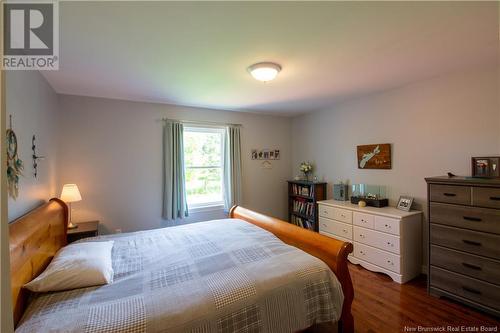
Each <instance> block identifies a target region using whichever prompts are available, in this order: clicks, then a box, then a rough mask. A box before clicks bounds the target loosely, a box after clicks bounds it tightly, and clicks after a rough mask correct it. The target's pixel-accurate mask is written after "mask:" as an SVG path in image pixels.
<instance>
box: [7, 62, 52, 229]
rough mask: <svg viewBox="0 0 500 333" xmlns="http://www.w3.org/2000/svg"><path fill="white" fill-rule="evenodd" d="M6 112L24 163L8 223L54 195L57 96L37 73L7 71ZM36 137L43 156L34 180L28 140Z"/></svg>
mask: <svg viewBox="0 0 500 333" xmlns="http://www.w3.org/2000/svg"><path fill="white" fill-rule="evenodd" d="M6 103H7V105H6V109H7V112H6V113H7V127H8V126H9V124H8V119H9V118H8V117H9V115H12V123H13V129H14V132H15V133H16V136H17V141H18V156H19V157H20V159H21V160H22V161H23V162H24V172H23V176H22V177H21V179H20V181H19V197H18V198H17V200H13V199H12V198H10V197H9V201H8V211H9V214H8V215H9V217H8V218H9V221H12V220H14V219H15V218H17V217H19V216H21V215H23V214H25V213H26V212H28V211H29V210H31V209H33V208H35V207H37V206H38V205H40V204H41V203H42V202H44V201H46V200H48V199H50V198H51V197H53V196H55V195H57V192H58V190H57V188H56V185H57V180H56V177H57V143H58V136H57V135H58V123H57V121H58V116H57V115H58V101H57V95H56V93H55V92H54V90H53V89H52V87H50V85H49V84H48V83H47V81H45V78H43V76H42V75H40V73H39V72H37V71H7V73H6ZM33 134H35V135H36V146H37V154H38V155H44V156H46V159H45V160H43V161H39V163H38V178H36V179H35V178H34V177H33V171H34V169H33V160H32V157H31V156H32V150H31V138H32V136H33Z"/></svg>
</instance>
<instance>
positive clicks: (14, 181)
mask: <svg viewBox="0 0 500 333" xmlns="http://www.w3.org/2000/svg"><path fill="white" fill-rule="evenodd" d="M9 122H10V126H9V129H8V130H7V187H8V191H9V196H10V197H11V198H13V199H14V200H15V199H17V196H18V195H19V176H21V175H22V171H23V169H24V165H23V161H21V159H20V158H19V156H17V137H16V133H14V131H13V130H12V116H10V117H9Z"/></svg>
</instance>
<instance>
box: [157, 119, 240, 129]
mask: <svg viewBox="0 0 500 333" xmlns="http://www.w3.org/2000/svg"><path fill="white" fill-rule="evenodd" d="M161 120H162V121H167V120H173V121H178V122H180V123H183V124H192V125H212V126H237V127H243V125H242V124H231V123H220V122H215V121H198V120H197V121H194V120H180V119H171V118H165V117H163V118H161Z"/></svg>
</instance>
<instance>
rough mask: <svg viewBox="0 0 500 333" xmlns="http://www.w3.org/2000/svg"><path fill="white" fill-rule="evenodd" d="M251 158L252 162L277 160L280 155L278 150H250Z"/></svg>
mask: <svg viewBox="0 0 500 333" xmlns="http://www.w3.org/2000/svg"><path fill="white" fill-rule="evenodd" d="M251 157H252V160H279V159H280V157H281V155H280V150H279V149H252V151H251Z"/></svg>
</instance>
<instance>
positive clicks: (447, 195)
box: [443, 192, 457, 197]
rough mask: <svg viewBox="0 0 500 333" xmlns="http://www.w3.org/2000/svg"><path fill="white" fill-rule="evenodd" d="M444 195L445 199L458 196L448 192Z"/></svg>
mask: <svg viewBox="0 0 500 333" xmlns="http://www.w3.org/2000/svg"><path fill="white" fill-rule="evenodd" d="M443 195H444V196H445V197H456V196H457V195H456V194H455V193H447V192H445V193H443Z"/></svg>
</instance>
